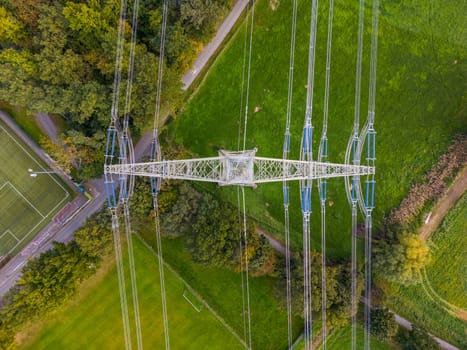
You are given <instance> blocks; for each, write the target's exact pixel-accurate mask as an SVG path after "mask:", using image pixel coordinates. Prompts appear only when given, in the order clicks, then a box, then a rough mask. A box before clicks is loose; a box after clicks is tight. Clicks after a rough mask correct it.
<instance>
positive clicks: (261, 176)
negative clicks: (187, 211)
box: [104, 149, 375, 186]
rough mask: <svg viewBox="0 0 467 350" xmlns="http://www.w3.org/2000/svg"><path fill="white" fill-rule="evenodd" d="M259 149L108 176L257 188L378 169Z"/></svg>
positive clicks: (122, 167)
mask: <svg viewBox="0 0 467 350" xmlns="http://www.w3.org/2000/svg"><path fill="white" fill-rule="evenodd" d="M255 153H256V150H255V149H254V150H250V151H243V152H228V151H219V156H218V157H211V158H195V159H182V160H164V161H159V162H147V163H133V164H115V165H107V166H106V167H105V169H104V170H105V173H107V174H116V175H135V176H148V177H158V178H162V179H183V180H194V181H205V182H216V183H218V184H219V185H221V186H222V185H244V186H255V185H256V184H257V183H265V182H279V181H292V180H306V179H324V178H332V177H345V176H358V175H369V174H374V171H375V169H374V167H371V166H361V165H351V164H335V163H321V162H315V161H301V160H284V159H275V158H263V157H256V156H255Z"/></svg>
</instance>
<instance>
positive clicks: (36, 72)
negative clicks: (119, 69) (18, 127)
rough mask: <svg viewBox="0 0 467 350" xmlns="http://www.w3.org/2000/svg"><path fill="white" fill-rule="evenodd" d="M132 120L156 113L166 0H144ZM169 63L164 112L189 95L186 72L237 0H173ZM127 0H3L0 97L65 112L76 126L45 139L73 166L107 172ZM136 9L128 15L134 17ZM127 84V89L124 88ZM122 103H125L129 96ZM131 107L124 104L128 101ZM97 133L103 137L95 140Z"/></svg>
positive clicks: (135, 125) (140, 124)
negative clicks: (120, 25)
mask: <svg viewBox="0 0 467 350" xmlns="http://www.w3.org/2000/svg"><path fill="white" fill-rule="evenodd" d="M140 3H141V5H140V8H139V19H140V21H139V27H138V39H137V43H136V58H135V67H134V80H133V84H132V96H133V99H132V105H131V108H130V109H131V111H130V119H131V126H132V130H133V131H135V132H136V133H138V132H139V131H140V130H141V129H142V128H144V127H145V126H146V124H147V122H148V120H149V119H150V118H152V116H153V115H154V105H155V96H156V93H155V88H156V81H157V75H158V73H157V67H158V63H159V43H160V29H161V22H162V15H161V6H162V5H161V2H159V1H157V2H156V1H144V2H140ZM169 4H170V9H169V20H168V29H167V39H166V40H167V41H166V56H165V69H164V77H163V79H164V82H163V85H164V91H163V95H162V105H163V113H165V114H170V113H173V112H175V111H176V110H177V109H178V108H179V106H180V104H181V100H182V94H181V90H180V87H181V82H180V78H181V75H182V73H183V72H185V71H186V70H187V69H188V67H189V65H190V64H191V62H192V60H193V59H194V56H195V55H196V48H198V47H200V42H201V41H205V40H206V39H207V38H208V37H209V36H210V35H211V33H212V30H213V28H214V25H215V24H216V23H217V22H218V21H219V18H220V16H221V15H223V14H224V13H225V12H226V11H227V7H228V5H229V4H230V1H227V0H219V1H211V0H187V1H170V2H169ZM119 11H120V1H119V0H108V1H97V0H91V1H84V0H0V99H1V101H2V102H3V103H8V104H10V105H14V106H21V107H23V108H25V109H26V110H27V111H28V112H30V113H31V114H36V113H38V112H44V113H52V114H56V115H60V116H62V117H63V118H65V119H66V120H67V121H68V124H69V126H70V129H71V131H69V132H67V133H66V134H65V135H63V141H62V142H60V143H58V144H54V143H53V142H50V141H49V142H45V146H46V148H47V149H48V150H50V151H51V153H52V154H53V155H54V156H55V157H56V158H57V159H58V160H59V161H60V162H61V163H63V164H62V165H63V166H64V168H65V169H69V168H71V167H73V166H76V164H77V162H78V159H79V162H80V165H81V166H82V167H83V168H84V169H85V170H84V172H83V173H82V174H80V175H81V176H82V177H84V178H87V177H92V176H95V175H97V174H99V173H100V168H99V167H98V166H97V165H98V164H102V154H103V152H104V150H103V144H104V143H105V142H103V139H104V135H103V134H102V132H103V130H105V129H106V127H107V125H108V121H109V114H110V110H111V102H112V98H111V94H112V87H113V79H114V64H115V52H116V41H117V22H118V20H119ZM131 11H132V8H131V6H130V7H129V9H128V12H129V13H128V15H127V18H129V19H131V18H132V16H131V15H132V13H131ZM130 35H131V22H130V21H129V20H127V23H126V31H125V37H126V44H125V46H124V52H125V53H124V62H123V77H122V78H123V80H122V81H123V82H125V79H126V78H127V76H126V72H127V70H128V63H129V59H128V55H129V50H130V43H129V38H130ZM124 87H125V84H122V88H121V90H122V91H121V93H124V91H123V90H124ZM121 100H122V104H123V102H124V101H123V100H124V99H121ZM120 111H123V106H120ZM92 140H95V142H94V141H92Z"/></svg>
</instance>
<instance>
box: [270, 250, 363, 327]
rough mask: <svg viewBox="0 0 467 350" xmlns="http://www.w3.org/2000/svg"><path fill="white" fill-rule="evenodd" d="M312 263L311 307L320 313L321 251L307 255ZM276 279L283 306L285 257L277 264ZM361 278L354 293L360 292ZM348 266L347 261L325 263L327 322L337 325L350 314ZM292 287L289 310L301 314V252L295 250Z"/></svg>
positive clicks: (343, 322) (284, 303) (292, 266)
mask: <svg viewBox="0 0 467 350" xmlns="http://www.w3.org/2000/svg"><path fill="white" fill-rule="evenodd" d="M310 259H311V261H310V266H311V296H312V301H311V304H312V310H313V312H314V313H320V312H321V305H322V300H321V296H322V289H321V270H322V269H321V267H322V264H321V254H320V253H319V252H316V251H313V252H311V254H310ZM276 269H277V270H278V273H279V279H278V280H277V283H276V286H275V295H276V297H278V298H279V300H280V302H281V306H282V307H283V308H284V309H285V308H286V301H287V299H286V271H285V260H283V259H282V261H281V262H280V263H279V264H278V265H277V267H276ZM362 282H363V281H362V277H361V276H359V277H358V284H357V295H358V296H359V295H360V294H361V291H362V288H363V283H362ZM350 287H351V286H350V266H349V264H348V263H342V264H332V265H331V264H328V266H326V298H327V302H326V306H327V318H328V319H327V321H328V324H329V325H331V326H335V327H340V326H342V325H345V324H346V323H347V320H348V319H349V317H350V316H351V295H350V293H349V290H350ZM291 290H292V310H293V312H294V314H296V315H299V316H303V254H302V253H301V252H300V253H295V254H294V256H293V257H292V259H291Z"/></svg>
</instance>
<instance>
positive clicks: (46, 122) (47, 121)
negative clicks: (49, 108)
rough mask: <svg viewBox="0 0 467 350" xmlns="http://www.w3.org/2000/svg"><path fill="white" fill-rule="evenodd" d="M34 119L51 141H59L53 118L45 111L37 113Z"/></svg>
mask: <svg viewBox="0 0 467 350" xmlns="http://www.w3.org/2000/svg"><path fill="white" fill-rule="evenodd" d="M34 120H35V121H36V123H37V125H39V127H40V128H41V129H42V131H43V132H45V133H46V134H47V136H48V137H49V138H50V139H51V140H52V141H54V142H58V141H59V137H58V129H57V126H56V125H55V123H54V120H53V119H52V117H51V116H50V115H48V114H45V113H37V114H36V115H35V116H34Z"/></svg>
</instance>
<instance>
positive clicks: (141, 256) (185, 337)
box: [20, 239, 243, 350]
mask: <svg viewBox="0 0 467 350" xmlns="http://www.w3.org/2000/svg"><path fill="white" fill-rule="evenodd" d="M134 252H135V262H136V272H137V278H138V291H139V301H140V315H141V325H142V335H143V345H144V347H145V348H147V349H162V348H163V347H164V338H163V334H164V332H163V328H162V324H163V320H162V311H161V296H160V289H159V287H158V286H159V272H158V271H159V270H158V266H157V259H156V257H155V255H154V254H153V253H152V251H150V250H149V249H148V248H146V247H145V246H144V245H143V243H142V242H141V241H140V240H139V239H135V240H134ZM125 263H127V261H125ZM127 276H128V271H127ZM165 285H166V290H167V307H168V318H169V324H170V342H171V346H172V347H173V348H174V349H193V350H196V349H203V350H204V349H206V344H209V349H213V350H214V349H219V350H224V349H226V350H227V349H228V350H234V349H243V346H242V344H241V343H240V342H239V341H238V340H237V338H235V337H234V336H233V335H232V334H231V333H230V332H229V331H228V330H227V328H225V327H224V326H223V325H222V324H221V323H220V321H219V320H218V319H216V318H215V317H214V315H213V314H212V313H211V312H210V311H209V310H208V309H206V308H205V307H203V306H201V303H200V302H199V300H197V299H196V297H195V296H193V295H191V294H189V295H187V298H189V300H190V301H191V302H192V303H193V305H194V306H195V307H196V308H198V309H199V310H200V312H198V311H197V310H196V309H195V308H194V307H193V306H192V305H190V303H189V302H188V301H187V300H186V299H185V298H184V297H183V295H184V293H185V295H186V291H185V285H184V283H183V282H182V281H180V280H179V279H178V278H177V277H176V276H175V275H174V274H173V273H172V272H170V271H169V270H167V269H166V271H165ZM127 287H128V288H130V286H129V284H127ZM128 290H129V289H128ZM130 300H131V299H129V301H130ZM129 308H130V310H133V307H132V305H129ZM130 317H132V314H131V311H130ZM130 322H132V320H130ZM207 330H209V331H207ZM133 334H134V333H133ZM25 336H26V341H25V342H24V343H23V344H22V346H21V347H20V348H21V349H34V350H40V349H70V350H71V349H119V348H121V346H122V344H124V340H123V331H122V321H121V311H120V301H119V293H118V282H117V273H116V270H115V264H114V263H113V262H112V268H111V269H110V270H109V271H108V273H106V274H105V276H104V277H103V278H102V279H101V280H99V281H98V282H97V283H95V284H91V285H90V287H89V289H88V290H85V291H84V292H82V293H81V297H80V298H78V300H75V301H73V302H71V303H70V304H69V305H66V306H65V307H64V308H62V309H61V310H60V311H59V312H57V314H55V315H54V317H53V319H51V320H49V321H47V322H45V324H44V325H41V326H40V327H39V328H36V329H35V330H34V329H33V330H30V331H29V332H27V333H25ZM133 346H134V347H136V339H135V338H134V336H133Z"/></svg>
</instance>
